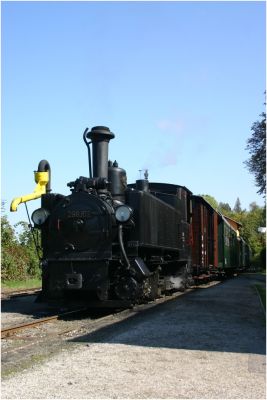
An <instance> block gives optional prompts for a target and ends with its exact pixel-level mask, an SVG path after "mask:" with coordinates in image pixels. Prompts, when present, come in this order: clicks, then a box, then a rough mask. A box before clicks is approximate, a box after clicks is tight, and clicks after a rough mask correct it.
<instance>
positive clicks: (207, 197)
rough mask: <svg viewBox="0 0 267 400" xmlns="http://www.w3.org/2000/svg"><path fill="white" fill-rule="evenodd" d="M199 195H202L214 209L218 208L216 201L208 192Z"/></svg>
mask: <svg viewBox="0 0 267 400" xmlns="http://www.w3.org/2000/svg"><path fill="white" fill-rule="evenodd" d="M200 196H201V197H203V198H204V199H205V200H206V201H207V202H208V203H209V204H210V205H211V206H212V207H213V208H214V209H215V210H217V209H218V207H219V205H218V202H217V200H216V199H215V198H214V197H213V196H210V195H209V194H200Z"/></svg>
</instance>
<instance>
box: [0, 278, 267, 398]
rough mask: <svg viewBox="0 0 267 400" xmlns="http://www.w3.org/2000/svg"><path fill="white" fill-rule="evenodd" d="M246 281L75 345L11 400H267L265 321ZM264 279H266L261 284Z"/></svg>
mask: <svg viewBox="0 0 267 400" xmlns="http://www.w3.org/2000/svg"><path fill="white" fill-rule="evenodd" d="M255 279H256V277H255V275H248V276H241V277H238V278H234V279H232V280H229V281H226V282H224V283H222V284H219V285H217V286H213V287H211V288H209V289H198V290H196V291H193V292H190V293H188V294H185V295H184V296H181V297H179V298H177V299H175V300H173V301H170V302H168V303H164V304H160V305H158V306H155V307H154V308H152V309H149V310H146V311H143V312H140V313H138V314H137V315H135V316H133V317H131V318H128V319H126V320H122V321H118V322H117V323H116V324H113V325H111V326H108V327H105V328H101V329H99V330H97V331H95V332H93V333H90V334H85V335H83V336H80V337H76V338H72V339H70V341H69V346H68V348H67V349H66V348H64V350H63V351H62V352H61V353H60V354H57V355H55V356H53V357H51V358H50V359H48V360H46V361H45V362H44V363H43V364H37V365H34V366H32V367H31V368H30V369H28V370H25V371H23V372H21V373H19V374H15V375H14V376H10V377H8V378H5V379H3V381H2V398H3V399H55V398H57V399H90V398H96V399H100V398H102V399H103V398H114V399H115V398H131V399H139V398H157V399H159V398H175V399H177V398H189V399H190V398H191V399H194V398H209V399H211V398H221V399H230V398H249V399H254V398H255V399H259V398H262V399H263V398H265V320H264V314H263V310H262V307H261V303H260V300H259V297H258V295H257V292H256V291H255V289H254V287H253V284H254V283H255ZM259 279H260V278H259Z"/></svg>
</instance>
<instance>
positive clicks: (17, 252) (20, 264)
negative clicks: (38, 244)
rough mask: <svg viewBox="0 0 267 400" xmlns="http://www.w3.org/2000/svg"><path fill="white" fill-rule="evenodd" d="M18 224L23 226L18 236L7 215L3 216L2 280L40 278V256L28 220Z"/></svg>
mask: <svg viewBox="0 0 267 400" xmlns="http://www.w3.org/2000/svg"><path fill="white" fill-rule="evenodd" d="M2 208H3V206H2ZM17 225H19V226H20V227H21V228H22V230H21V233H20V235H19V237H18V238H17V237H16V233H15V230H14V228H13V227H12V226H11V225H10V223H9V221H8V219H7V216H6V215H4V216H1V238H2V257H1V258H2V259H1V270H2V280H3V281H10V280H26V279H29V278H31V277H36V278H40V268H39V258H38V256H37V254H36V250H35V245H34V241H33V238H32V235H31V232H30V230H29V228H28V225H27V224H26V222H21V223H19V224H17Z"/></svg>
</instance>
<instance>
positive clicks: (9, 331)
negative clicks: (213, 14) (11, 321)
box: [1, 308, 87, 339]
mask: <svg viewBox="0 0 267 400" xmlns="http://www.w3.org/2000/svg"><path fill="white" fill-rule="evenodd" d="M86 309H87V308H79V309H78V310H72V311H66V312H63V313H60V314H56V315H51V316H49V317H45V318H40V319H38V320H36V321H31V322H26V323H23V324H19V325H16V326H12V327H9V328H5V329H2V330H1V339H4V338H8V337H10V336H12V335H14V334H15V333H17V332H19V331H21V330H24V329H27V328H35V327H37V326H38V325H42V324H46V323H48V322H51V321H56V320H58V319H61V318H64V317H66V316H70V315H75V314H77V313H80V312H82V311H85V310H86Z"/></svg>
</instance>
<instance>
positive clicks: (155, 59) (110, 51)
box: [2, 1, 266, 223]
mask: <svg viewBox="0 0 267 400" xmlns="http://www.w3.org/2000/svg"><path fill="white" fill-rule="evenodd" d="M265 46H266V43H265V3H264V2H257V1H252V2H201V1H200V2H179V1H177V2H2V199H4V200H6V201H7V204H8V206H9V203H10V201H11V200H12V198H13V197H17V196H20V195H22V194H26V193H30V192H31V191H32V190H33V188H34V186H35V183H34V180H33V171H34V170H35V169H37V166H38V163H39V161H40V160H41V159H43V158H45V159H47V160H48V161H49V162H50V164H51V167H52V189H53V191H54V192H57V193H63V194H68V193H69V189H68V188H67V186H66V184H67V182H69V181H71V180H74V179H76V177H78V176H81V175H82V176H86V175H87V174H88V166H87V153H86V147H85V145H84V143H83V140H82V133H83V131H84V129H85V128H86V127H89V128H91V127H92V126H95V125H106V126H108V127H110V129H111V131H113V132H114V133H115V135H116V138H115V139H114V140H113V141H111V142H110V153H109V154H110V159H112V160H115V159H116V160H117V161H118V162H119V165H120V166H122V167H123V168H125V169H126V171H127V175H128V182H129V183H131V182H134V181H135V180H136V179H138V178H139V172H138V171H139V170H140V169H144V168H148V170H149V180H150V181H154V182H169V183H177V184H180V185H184V186H187V187H188V188H189V189H190V190H191V191H193V192H194V193H195V194H210V195H212V196H214V197H215V198H216V199H217V200H218V201H222V202H228V203H229V204H230V206H231V207H233V206H234V204H235V201H236V199H237V197H239V198H240V200H241V206H242V207H243V208H247V209H248V207H249V204H250V203H251V202H253V201H256V202H257V203H258V204H259V205H263V199H262V197H260V196H259V195H257V187H255V185H254V177H253V175H251V174H249V172H248V171H247V170H246V169H245V166H244V164H243V162H244V161H245V160H246V159H247V158H248V151H246V150H245V147H246V141H247V139H248V138H249V137H250V135H251V130H250V129H251V126H252V124H253V122H255V121H256V120H258V119H260V117H259V115H260V114H261V112H262V111H264V105H263V103H264V90H265V87H266V81H265V70H266V65H265ZM39 205H40V201H39V200H36V201H33V202H30V203H29V206H30V211H33V210H34V209H35V208H38V207H39ZM7 208H8V207H7ZM8 216H9V218H10V221H11V222H12V223H15V222H17V221H19V220H25V219H26V213H25V208H24V206H23V205H21V206H20V207H19V210H18V212H17V213H12V214H11V213H8Z"/></svg>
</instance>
